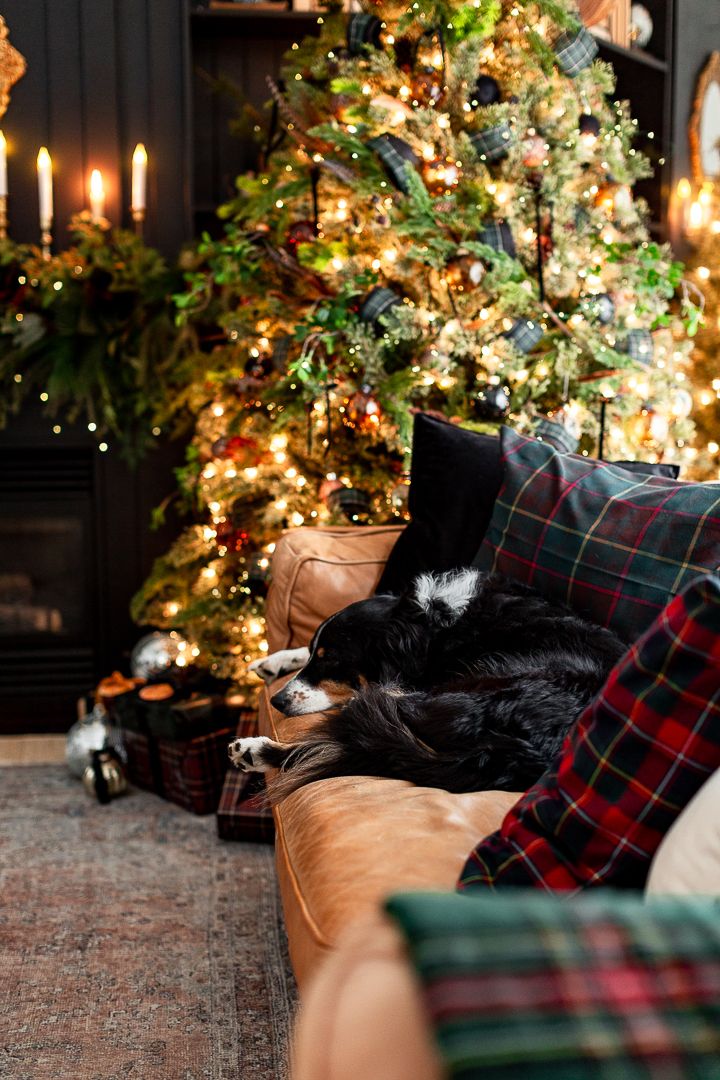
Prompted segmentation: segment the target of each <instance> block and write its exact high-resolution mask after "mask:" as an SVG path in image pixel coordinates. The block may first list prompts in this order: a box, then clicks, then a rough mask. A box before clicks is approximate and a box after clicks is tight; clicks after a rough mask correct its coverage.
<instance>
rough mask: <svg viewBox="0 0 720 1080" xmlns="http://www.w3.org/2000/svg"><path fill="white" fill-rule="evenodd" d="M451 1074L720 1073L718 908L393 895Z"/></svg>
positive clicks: (702, 1079)
mask: <svg viewBox="0 0 720 1080" xmlns="http://www.w3.org/2000/svg"><path fill="white" fill-rule="evenodd" d="M386 906H387V910H388V912H389V914H390V915H391V916H392V918H393V919H394V920H395V921H396V922H397V923H398V924H399V926H400V928H401V930H402V932H403V934H404V936H405V937H406V939H407V943H408V946H409V951H410V958H411V961H412V962H413V964H414V966H415V968H416V969H417V972H418V974H419V976H420V980H421V983H422V990H423V995H424V1000H425V1005H426V1009H427V1013H428V1015H429V1016H430V1019H431V1021H432V1024H433V1028H434V1033H435V1037H436V1040H437V1043H438V1046H439V1049H440V1053H441V1057H442V1059H443V1062H444V1064H445V1067H446V1070H447V1076H449V1077H451V1078H453V1080H474V1078H477V1080H500V1078H503V1080H510V1078H513V1077H514V1078H519V1080H580V1078H582V1080H683V1078H686V1077H696V1078H697V1080H713V1078H715V1077H718V1076H720V904H718V902H717V901H715V900H711V899H707V898H691V899H686V898H682V899H677V898H660V899H658V898H654V899H653V900H652V901H647V902H643V900H642V899H641V898H639V897H637V898H636V897H626V896H618V895H615V894H612V893H605V894H603V893H595V894H594V895H593V896H592V897H590V896H584V897H582V899H577V900H560V899H557V898H555V897H549V896H543V895H540V894H533V893H522V892H518V893H515V894H514V895H507V894H505V895H503V897H502V898H500V897H497V896H495V897H493V896H474V897H467V896H453V895H447V894H440V893H437V894H434V893H416V894H409V893H408V894H405V895H398V896H394V897H391V898H390V900H389V901H388V902H387V905H386Z"/></svg>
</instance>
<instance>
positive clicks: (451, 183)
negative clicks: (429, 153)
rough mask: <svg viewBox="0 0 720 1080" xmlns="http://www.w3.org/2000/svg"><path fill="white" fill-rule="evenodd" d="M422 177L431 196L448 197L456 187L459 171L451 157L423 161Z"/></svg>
mask: <svg viewBox="0 0 720 1080" xmlns="http://www.w3.org/2000/svg"><path fill="white" fill-rule="evenodd" d="M422 177H423V180H424V181H425V184H426V186H427V189H428V191H429V192H430V194H431V195H449V194H450V192H451V191H452V189H453V188H454V187H457V183H458V180H459V179H460V169H459V168H458V166H457V164H456V162H455V161H454V159H453V158H451V157H446V158H435V160H433V161H424V162H423V165H422Z"/></svg>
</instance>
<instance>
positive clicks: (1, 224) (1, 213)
mask: <svg viewBox="0 0 720 1080" xmlns="http://www.w3.org/2000/svg"><path fill="white" fill-rule="evenodd" d="M7 231H8V217H7V195H0V240H7V234H8V232H7Z"/></svg>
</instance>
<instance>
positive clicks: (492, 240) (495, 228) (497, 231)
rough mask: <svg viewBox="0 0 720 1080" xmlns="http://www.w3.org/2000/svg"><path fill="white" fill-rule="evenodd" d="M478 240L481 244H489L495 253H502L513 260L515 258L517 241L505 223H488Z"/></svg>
mask: <svg viewBox="0 0 720 1080" xmlns="http://www.w3.org/2000/svg"><path fill="white" fill-rule="evenodd" d="M477 238H478V242H479V243H480V244H487V245H488V247H491V248H494V249H495V251H502V252H504V253H505V254H506V255H509V256H510V258H511V259H514V258H515V255H516V250H517V249H516V248H515V240H514V238H513V234H512V232H511V231H510V226H509V225H508V224H506V223H505V222H504V221H489V222H486V223H485V224H484V225H483V227H482V229H480V231H479V233H478V235H477Z"/></svg>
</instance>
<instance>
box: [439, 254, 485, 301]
mask: <svg viewBox="0 0 720 1080" xmlns="http://www.w3.org/2000/svg"><path fill="white" fill-rule="evenodd" d="M484 277H485V266H484V264H483V263H482V262H481V261H480V259H479V258H478V257H477V255H471V254H470V253H469V252H467V251H463V250H462V249H460V250H459V251H458V253H457V255H453V257H452V258H451V259H448V261H447V263H446V264H445V273H444V278H445V284H446V285H447V287H448V288H449V289H452V290H453V292H472V290H473V289H477V287H478V285H480V283H481V282H482V279H483V278H484Z"/></svg>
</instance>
